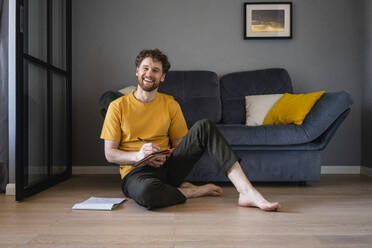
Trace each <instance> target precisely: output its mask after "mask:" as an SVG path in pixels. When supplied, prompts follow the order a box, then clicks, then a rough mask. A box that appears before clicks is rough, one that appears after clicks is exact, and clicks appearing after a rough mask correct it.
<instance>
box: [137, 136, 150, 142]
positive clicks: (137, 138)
mask: <svg viewBox="0 0 372 248" xmlns="http://www.w3.org/2000/svg"><path fill="white" fill-rule="evenodd" d="M137 139H138V140H139V141H142V142H143V143H148V142H147V141H146V140H144V139H141V138H140V137H137Z"/></svg>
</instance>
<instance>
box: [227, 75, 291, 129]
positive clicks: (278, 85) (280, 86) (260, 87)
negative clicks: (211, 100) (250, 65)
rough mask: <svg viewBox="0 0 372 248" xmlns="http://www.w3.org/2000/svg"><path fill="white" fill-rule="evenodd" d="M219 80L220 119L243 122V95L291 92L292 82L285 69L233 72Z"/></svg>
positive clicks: (228, 122) (235, 122) (231, 122)
mask: <svg viewBox="0 0 372 248" xmlns="http://www.w3.org/2000/svg"><path fill="white" fill-rule="evenodd" d="M220 82H221V99H222V121H223V123H226V124H244V123H245V118H246V116H245V115H246V114H245V96H248V95H265V94H283V93H292V92H293V89H292V82H291V79H290V77H289V74H288V72H287V71H286V70H285V69H265V70H257V71H245V72H235V73H230V74H227V75H225V76H223V77H222V78H221V80H220Z"/></svg>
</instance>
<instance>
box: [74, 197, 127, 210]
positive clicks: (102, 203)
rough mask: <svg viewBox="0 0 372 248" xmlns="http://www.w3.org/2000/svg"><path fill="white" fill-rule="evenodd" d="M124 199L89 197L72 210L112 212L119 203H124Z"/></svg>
mask: <svg viewBox="0 0 372 248" xmlns="http://www.w3.org/2000/svg"><path fill="white" fill-rule="evenodd" d="M125 200H126V199H125V198H100V197H94V196H92V197H90V198H89V199H88V200H86V201H83V202H80V203H76V204H75V205H74V206H73V207H72V209H73V210H109V211H111V210H113V209H114V208H116V207H118V206H119V205H120V203H122V202H123V201H125Z"/></svg>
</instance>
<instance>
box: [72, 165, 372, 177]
mask: <svg viewBox="0 0 372 248" xmlns="http://www.w3.org/2000/svg"><path fill="white" fill-rule="evenodd" d="M363 168H366V167H363ZM366 169H369V172H370V173H371V171H372V169H371V168H366ZM72 174H73V175H81V174H85V175H87V174H119V167H117V166H72ZM321 174H361V166H358V165H357V166H355V165H346V166H344V165H342V166H330V165H323V166H322V168H321Z"/></svg>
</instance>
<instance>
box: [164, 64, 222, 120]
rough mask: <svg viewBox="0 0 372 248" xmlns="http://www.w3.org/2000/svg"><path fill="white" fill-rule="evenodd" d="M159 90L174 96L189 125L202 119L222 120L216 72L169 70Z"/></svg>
mask: <svg viewBox="0 0 372 248" xmlns="http://www.w3.org/2000/svg"><path fill="white" fill-rule="evenodd" d="M159 92H162V93H166V94H169V95H172V96H174V98H175V99H176V101H177V102H178V103H179V104H180V106H181V109H182V112H183V114H184V116H185V119H186V122H187V126H188V127H191V126H192V125H193V124H194V123H195V122H196V121H198V120H200V119H209V120H211V121H213V122H214V123H217V122H220V121H221V98H220V87H219V81H218V77H217V74H216V73H214V72H211V71H169V72H168V74H167V76H166V77H165V81H164V82H163V83H161V84H160V87H159Z"/></svg>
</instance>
